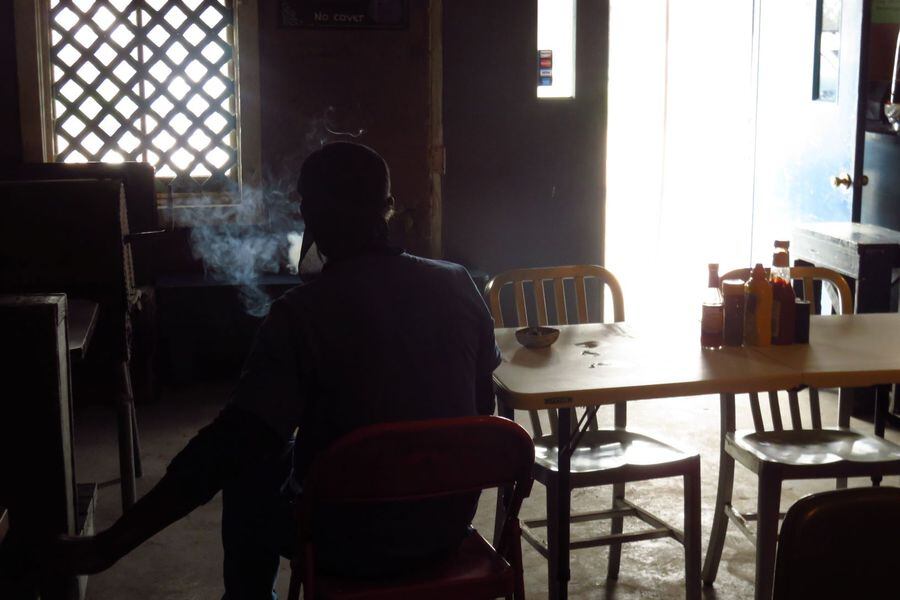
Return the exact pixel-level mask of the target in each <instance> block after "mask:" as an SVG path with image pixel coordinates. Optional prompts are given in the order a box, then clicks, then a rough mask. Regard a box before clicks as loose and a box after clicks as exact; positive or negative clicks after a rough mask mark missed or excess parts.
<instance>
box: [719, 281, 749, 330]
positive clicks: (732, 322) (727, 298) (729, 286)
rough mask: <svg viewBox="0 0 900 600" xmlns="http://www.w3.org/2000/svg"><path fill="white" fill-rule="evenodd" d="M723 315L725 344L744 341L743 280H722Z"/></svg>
mask: <svg viewBox="0 0 900 600" xmlns="http://www.w3.org/2000/svg"><path fill="white" fill-rule="evenodd" d="M722 296H723V297H724V301H723V303H722V304H723V306H724V317H725V323H724V327H723V335H722V342H723V343H724V344H725V345H726V346H740V345H741V344H743V343H744V282H743V281H741V280H740V279H726V280H725V281H723V282H722Z"/></svg>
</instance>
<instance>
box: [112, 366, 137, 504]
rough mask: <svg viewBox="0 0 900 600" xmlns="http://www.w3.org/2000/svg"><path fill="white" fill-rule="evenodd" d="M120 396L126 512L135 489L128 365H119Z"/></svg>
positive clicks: (132, 424) (118, 411)
mask: <svg viewBox="0 0 900 600" xmlns="http://www.w3.org/2000/svg"><path fill="white" fill-rule="evenodd" d="M119 370H120V373H119V377H120V378H121V384H120V394H119V398H118V400H117V401H116V404H117V413H118V421H119V423H118V430H119V476H120V478H121V484H122V509H123V510H127V509H128V508H130V507H131V505H133V504H134V500H135V497H136V496H137V488H136V487H135V482H134V398H133V397H132V396H131V394H130V393H129V392H130V391H131V378H130V376H129V373H128V363H126V362H124V361H123V362H122V363H121V364H120V368H119Z"/></svg>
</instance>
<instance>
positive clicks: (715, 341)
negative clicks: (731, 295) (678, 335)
mask: <svg viewBox="0 0 900 600" xmlns="http://www.w3.org/2000/svg"><path fill="white" fill-rule="evenodd" d="M723 321H724V319H723V306H722V290H720V289H719V265H717V264H715V263H712V264H710V265H709V279H708V280H707V287H706V294H705V296H704V297H703V316H702V318H701V320H700V345H701V346H703V347H704V348H720V347H721V346H722V333H723Z"/></svg>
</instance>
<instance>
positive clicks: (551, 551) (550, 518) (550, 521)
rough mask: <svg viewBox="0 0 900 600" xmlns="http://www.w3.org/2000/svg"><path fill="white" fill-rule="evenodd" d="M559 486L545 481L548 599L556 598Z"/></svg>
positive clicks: (551, 479)
mask: <svg viewBox="0 0 900 600" xmlns="http://www.w3.org/2000/svg"><path fill="white" fill-rule="evenodd" d="M558 487H559V484H558V482H557V481H556V478H555V477H550V478H548V481H547V585H548V587H549V596H548V597H549V598H551V599H552V598H556V596H557V593H558V590H557V582H556V577H555V576H556V573H557V571H558V570H559V552H558V551H557V549H558V548H559V519H558V518H557V515H559V503H558V501H557V490H558Z"/></svg>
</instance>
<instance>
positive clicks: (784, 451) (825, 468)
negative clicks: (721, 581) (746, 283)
mask: <svg viewBox="0 0 900 600" xmlns="http://www.w3.org/2000/svg"><path fill="white" fill-rule="evenodd" d="M749 274H750V270H749V269H739V270H736V271H731V272H729V273H726V274H725V275H724V276H723V277H722V279H723V280H724V279H740V278H744V279H746V278H748V277H749ZM791 277H792V278H793V279H794V280H795V281H799V282H802V285H803V289H804V290H805V292H804V293H806V294H809V295H810V296H808V297H811V295H812V290H813V289H814V288H813V285H814V282H815V281H827V282H830V283H831V284H833V285H834V289H835V290H836V292H837V294H838V297H837V300H838V302H837V304H836V306H838V307H840V310H841V311H842V312H852V301H851V300H850V289H849V287H848V286H847V283H846V282H845V281H844V279H843V277H841V275H840V274H838V273H836V272H834V271H831V270H829V269H823V268H817V267H793V268H791ZM787 397H788V411H789V415H790V422H789V423H788V422H786V421H785V420H784V419H783V417H782V412H781V404H780V396H779V393H778V391H770V392H769V393H768V400H769V401H768V409H769V425H767V424H766V422H765V421H764V419H763V410H762V407H761V405H760V400H759V394H755V393H752V394H749V398H750V410H751V414H752V418H753V429H751V430H736V424H735V422H736V416H735V395H734V394H722V395H721V396H720V398H721V400H720V401H721V442H720V457H719V484H718V492H717V496H716V507H715V513H714V516H713V526H712V531H711V533H710V541H709V546H708V547H707V552H706V559H705V562H704V565H703V582H704V583H705V584H707V585H711V584H712V583H713V582H714V581H715V578H716V573H717V571H718V567H719V561H720V559H721V556H722V549H723V546H724V543H725V534H726V531H727V529H728V522H729V521H731V522H733V523H734V524H735V526H737V528H738V529H739V530H740V531H741V532H742V533H743V534H744V535H745V536H747V538H748V539H750V541H752V542H754V543H755V545H756V598H758V599H759V598H769V597H770V596H771V593H772V581H773V579H772V577H773V573H774V569H775V548H776V537H777V532H778V522H779V519H780V517H781V516H782V515H781V514H780V513H779V503H780V499H781V487H782V483H783V482H784V481H786V480H791V479H837V480H838V486H839V487H844V486H846V478H847V477H872V478H875V479H876V480H878V479H880V477H881V476H883V475H892V474H900V446H897V445H896V444H892V443H891V442H888V441H885V440H884V439H882V438H879V437H876V436H870V435H867V434H864V433H860V432H857V431H854V430H852V429H850V428H849V427H848V426H849V424H850V413H849V405H847V404H846V403H843V402H842V403H841V404H842V406H841V408H840V409H839V417H838V426H837V427H823V426H822V415H821V410H820V405H819V394H818V390H816V389H812V388H811V389H810V390H809V413H810V419H809V421H810V422H809V424H808V426H807V427H804V425H803V422H802V419H801V417H802V415H801V410H800V399H799V393H798V391H797V390H790V391H788V392H787ZM735 460H737V461H738V462H739V463H741V464H742V465H744V466H745V467H746V468H748V469H749V470H750V471H752V472H754V473H756V474H757V476H758V477H759V492H758V498H757V512H756V513H746V514H744V513H741V512H739V511H738V510H737V509H736V508H735V507H734V506H733V505H732V492H733V488H734V462H735ZM751 521H756V522H757V527H756V532H755V534H754V533H753V531H752V530H751V527H750V522H751Z"/></svg>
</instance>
